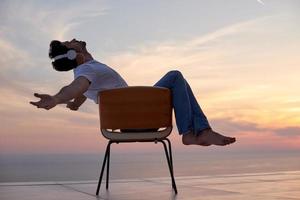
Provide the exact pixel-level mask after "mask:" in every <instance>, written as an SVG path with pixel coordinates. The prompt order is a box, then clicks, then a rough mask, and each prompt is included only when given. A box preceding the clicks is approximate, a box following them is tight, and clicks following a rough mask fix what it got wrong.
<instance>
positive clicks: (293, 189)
mask: <svg viewBox="0 0 300 200" xmlns="http://www.w3.org/2000/svg"><path fill="white" fill-rule="evenodd" d="M170 182H171V181H170V178H169V177H162V178H153V179H122V180H111V181H110V185H109V186H110V187H109V190H106V189H105V181H104V184H103V183H102V186H101V191H100V195H99V196H98V197H97V196H96V195H95V190H96V186H97V181H77V182H30V183H29V182H21V183H0V199H1V200H15V199H20V200H21V199H22V200H41V199H43V200H52V199H53V200H57V199H60V200H70V199H72V200H79V199H82V200H83V199H87V200H89V199H117V200H123V199H124V200H125V199H130V200H134V199H137V200H143V199H145V200H146V199H151V200H153V199H176V200H179V199H188V200H192V199H205V200H209V199H212V200H225V199H230V200H233V199H234V200H235V199H243V200H248V199H249V200H253V199H255V200H277V199H278V200H285V199H290V200H296V199H298V200H300V171H283V172H275V173H251V174H250V173H249V174H232V175H218V176H187V177H176V183H177V189H178V195H175V194H174V192H173V191H172V188H171V184H170Z"/></svg>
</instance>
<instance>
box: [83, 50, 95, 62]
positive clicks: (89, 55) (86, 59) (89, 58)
mask: <svg viewBox="0 0 300 200" xmlns="http://www.w3.org/2000/svg"><path fill="white" fill-rule="evenodd" d="M84 60H85V62H88V61H91V60H94V58H93V57H92V55H91V54H90V53H88V52H87V53H85V54H84Z"/></svg>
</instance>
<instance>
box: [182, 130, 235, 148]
mask: <svg viewBox="0 0 300 200" xmlns="http://www.w3.org/2000/svg"><path fill="white" fill-rule="evenodd" d="M234 142H235V138H233V137H227V136H224V135H221V134H219V133H217V132H215V131H213V130H211V129H206V130H203V131H202V132H201V133H199V134H198V135H195V134H194V133H193V132H191V133H188V134H184V135H183V136H182V143H183V144H185V145H191V144H194V145H201V146H209V145H212V144H213V145H218V146H225V145H228V144H231V143H234Z"/></svg>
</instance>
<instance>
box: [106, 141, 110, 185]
mask: <svg viewBox="0 0 300 200" xmlns="http://www.w3.org/2000/svg"><path fill="white" fill-rule="evenodd" d="M109 160H110V145H108V152H107V167H106V189H108V182H109Z"/></svg>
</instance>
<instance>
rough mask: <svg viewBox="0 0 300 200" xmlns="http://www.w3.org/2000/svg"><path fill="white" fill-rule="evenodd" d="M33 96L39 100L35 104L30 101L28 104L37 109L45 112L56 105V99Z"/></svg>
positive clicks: (40, 95) (35, 94) (45, 96)
mask: <svg viewBox="0 0 300 200" xmlns="http://www.w3.org/2000/svg"><path fill="white" fill-rule="evenodd" d="M34 96H35V97H38V98H40V100H39V101H36V102H33V101H31V102H30V104H32V105H34V106H36V107H37V108H44V109H46V110H50V109H51V108H53V107H55V106H56V105H57V101H56V99H55V98H54V97H53V96H50V95H48V94H38V93H34Z"/></svg>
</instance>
